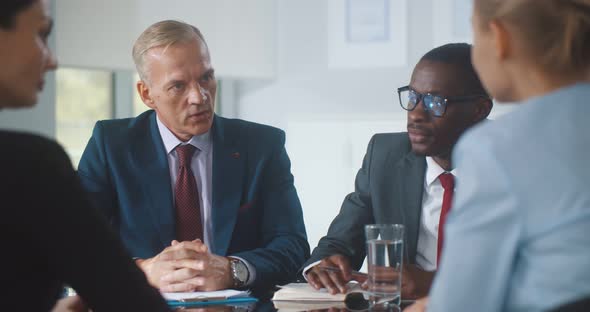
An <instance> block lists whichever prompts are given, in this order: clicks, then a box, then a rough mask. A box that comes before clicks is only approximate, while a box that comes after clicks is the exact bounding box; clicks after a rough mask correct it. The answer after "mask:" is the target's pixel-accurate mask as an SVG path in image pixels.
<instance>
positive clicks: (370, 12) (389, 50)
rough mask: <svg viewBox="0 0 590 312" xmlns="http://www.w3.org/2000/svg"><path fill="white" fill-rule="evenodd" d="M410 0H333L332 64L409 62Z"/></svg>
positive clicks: (330, 15)
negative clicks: (408, 18) (408, 0)
mask: <svg viewBox="0 0 590 312" xmlns="http://www.w3.org/2000/svg"><path fill="white" fill-rule="evenodd" d="M407 15H408V14H407V1H406V0H329V1H328V54H329V55H328V67H329V68H332V69H338V68H372V67H397V66H405V65H406V62H407V50H408V44H407V33H408V30H407Z"/></svg>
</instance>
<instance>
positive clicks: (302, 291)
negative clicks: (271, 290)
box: [272, 282, 364, 302]
mask: <svg viewBox="0 0 590 312" xmlns="http://www.w3.org/2000/svg"><path fill="white" fill-rule="evenodd" d="M347 287H348V291H347V292H346V294H335V295H332V294H330V293H329V292H328V290H327V289H325V288H322V289H320V290H316V289H315V288H313V287H311V286H310V285H309V284H307V283H291V284H287V285H285V286H279V288H280V289H279V290H278V291H277V292H275V294H274V296H273V297H272V300H273V301H312V302H313V301H316V302H317V301H323V302H344V300H345V299H346V295H347V294H350V293H353V292H359V293H362V292H364V291H363V290H362V289H361V286H360V284H359V283H356V282H350V283H348V285H347Z"/></svg>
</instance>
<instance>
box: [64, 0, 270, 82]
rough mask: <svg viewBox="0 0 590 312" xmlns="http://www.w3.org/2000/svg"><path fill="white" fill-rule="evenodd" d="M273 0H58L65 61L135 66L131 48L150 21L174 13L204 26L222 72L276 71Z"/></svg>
mask: <svg viewBox="0 0 590 312" xmlns="http://www.w3.org/2000/svg"><path fill="white" fill-rule="evenodd" d="M274 13H275V1H274V0H248V1H236V0H171V1H160V0H125V1H119V0H102V1H94V0H59V1H58V6H57V20H56V29H57V32H58V33H59V37H58V41H57V45H58V56H59V58H60V60H61V62H62V64H63V65H65V66H74V67H90V68H106V69H127V70H134V65H133V61H132V58H131V49H132V47H133V43H134V42H135V40H136V39H137V37H138V36H139V35H140V34H141V32H143V30H144V29H145V28H147V27H148V26H149V25H151V24H153V23H155V22H158V21H161V20H164V19H176V20H182V21H185V22H187V23H189V24H193V25H195V26H197V27H198V28H199V29H201V31H202V32H203V34H204V36H205V39H206V40H207V43H208V45H209V48H210V50H211V54H212V57H213V61H214V62H216V64H217V66H216V73H217V76H218V77H222V78H230V77H231V78H244V77H247V78H272V77H273V76H274V74H275V54H276V53H275V50H274V49H275V46H276V42H275V37H276V36H275V28H274V25H275V17H276V14H274Z"/></svg>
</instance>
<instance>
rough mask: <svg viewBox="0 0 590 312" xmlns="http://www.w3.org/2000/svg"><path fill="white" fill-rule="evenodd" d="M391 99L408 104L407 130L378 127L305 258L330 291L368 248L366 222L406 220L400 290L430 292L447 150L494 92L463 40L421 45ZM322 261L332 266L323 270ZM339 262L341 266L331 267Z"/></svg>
mask: <svg viewBox="0 0 590 312" xmlns="http://www.w3.org/2000/svg"><path fill="white" fill-rule="evenodd" d="M394 98H395V101H396V102H398V101H399V104H400V105H401V107H402V108H403V109H405V110H406V111H408V123H407V129H408V132H403V133H385V134H376V135H374V136H373V138H372V139H371V141H370V143H369V146H368V148H367V154H366V155H365V158H364V161H363V165H362V168H361V169H360V170H359V172H358V174H357V177H356V183H355V191H354V192H353V193H351V194H349V195H348V196H346V198H345V199H344V202H343V204H342V207H341V210H340V213H339V214H338V216H337V217H336V218H335V219H334V221H332V224H331V225H330V228H329V230H328V234H327V235H326V236H325V237H323V238H322V239H321V240H320V242H319V243H318V246H317V247H316V248H315V250H314V251H313V253H312V255H311V258H310V259H309V260H308V261H307V262H306V264H305V265H304V266H303V274H304V277H305V278H306V280H307V281H308V282H309V283H310V284H311V285H312V286H313V287H315V288H321V287H326V288H327V289H328V290H329V291H330V292H331V293H338V292H344V291H345V284H346V282H347V281H349V280H351V279H357V280H361V281H362V279H363V278H362V277H360V276H359V277H357V275H353V274H352V271H351V270H352V269H359V268H360V267H361V265H362V263H363V260H364V258H365V255H366V249H365V239H364V226H365V225H366V224H373V223H399V224H404V226H405V233H406V234H405V260H404V261H405V264H404V271H403V274H402V277H403V280H402V298H408V299H411V298H417V297H422V296H424V295H426V294H427V293H428V290H429V288H430V284H431V282H432V278H433V277H434V273H435V272H436V269H437V262H438V255H439V254H440V250H441V249H442V244H443V240H444V238H443V237H442V236H443V235H442V229H443V226H444V221H445V218H446V214H447V213H448V212H449V210H450V209H451V203H452V196H453V192H454V177H455V174H457V175H460V174H461V173H460V172H455V171H454V170H453V169H454V167H453V164H452V160H451V155H452V150H453V147H454V145H455V143H456V142H457V140H458V139H459V137H460V136H461V134H462V133H463V132H465V131H466V130H467V129H468V128H470V127H471V126H473V125H475V124H477V123H478V122H480V121H482V120H484V119H485V118H486V117H487V116H488V114H489V113H490V110H491V108H492V100H491V98H490V97H489V96H488V95H487V93H486V91H485V90H484V88H483V86H482V84H481V82H480V81H479V78H478V77H477V75H476V73H475V71H474V69H473V66H472V64H471V46H470V45H469V44H448V45H444V46H441V47H438V48H435V49H433V50H431V51H430V52H428V53H426V55H424V56H423V57H422V58H421V59H420V61H419V62H418V64H417V65H416V67H415V68H414V72H413V74H412V78H411V81H410V85H408V86H405V87H401V88H399V89H398V90H397V94H395V97H394ZM326 267H332V269H330V270H328V269H326ZM334 268H338V269H339V270H335V269H334Z"/></svg>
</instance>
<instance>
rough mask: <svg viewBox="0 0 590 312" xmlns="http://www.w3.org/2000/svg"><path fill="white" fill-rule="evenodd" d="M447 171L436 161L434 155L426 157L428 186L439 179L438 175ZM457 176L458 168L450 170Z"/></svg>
mask: <svg viewBox="0 0 590 312" xmlns="http://www.w3.org/2000/svg"><path fill="white" fill-rule="evenodd" d="M445 172H447V171H446V170H444V169H443V168H442V167H441V166H440V165H439V164H437V163H436V161H434V159H433V158H432V157H426V181H425V182H426V186H430V185H431V184H432V183H434V182H435V181H436V179H438V176H439V175H441V174H443V173H445ZM450 173H451V174H453V175H454V176H455V177H456V176H457V169H456V168H455V169H453V170H451V171H450Z"/></svg>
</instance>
